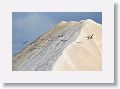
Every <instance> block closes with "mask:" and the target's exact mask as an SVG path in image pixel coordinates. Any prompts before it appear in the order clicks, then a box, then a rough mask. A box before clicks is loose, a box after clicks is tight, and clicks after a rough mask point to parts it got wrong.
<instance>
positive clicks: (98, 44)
mask: <svg viewBox="0 0 120 89" xmlns="http://www.w3.org/2000/svg"><path fill="white" fill-rule="evenodd" d="M101 51H102V25H101V24H98V23H96V22H95V21H93V20H90V19H87V20H82V21H80V22H76V21H70V22H65V21H61V22H60V23H58V24H57V25H55V26H54V27H53V28H51V29H50V30H49V31H48V32H46V33H44V34H43V35H41V36H40V37H39V38H37V39H36V40H35V41H34V42H32V43H31V44H29V45H28V46H27V47H26V48H24V49H23V50H21V51H20V52H19V53H17V54H16V55H15V56H13V60H12V70H13V71H101V70H102V58H101V54H102V53H101Z"/></svg>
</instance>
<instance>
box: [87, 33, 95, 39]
mask: <svg viewBox="0 0 120 89" xmlns="http://www.w3.org/2000/svg"><path fill="white" fill-rule="evenodd" d="M93 35H94V34H92V35H89V36H87V37H85V38H87V40H89V39H92V38H93Z"/></svg>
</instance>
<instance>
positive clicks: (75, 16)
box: [12, 12, 102, 55]
mask: <svg viewBox="0 0 120 89" xmlns="http://www.w3.org/2000/svg"><path fill="white" fill-rule="evenodd" d="M84 19H92V20H94V21H96V22H97V23H100V24H102V13H101V12H13V13H12V53H13V55H15V54H16V53H17V52H19V51H20V50H21V49H23V48H24V47H26V46H27V45H28V44H30V43H31V42H32V41H34V40H35V39H36V38H37V37H39V36H40V35H41V34H43V33H44V32H46V31H48V30H49V29H50V28H52V27H54V25H56V24H57V23H59V22H60V21H80V20H84Z"/></svg>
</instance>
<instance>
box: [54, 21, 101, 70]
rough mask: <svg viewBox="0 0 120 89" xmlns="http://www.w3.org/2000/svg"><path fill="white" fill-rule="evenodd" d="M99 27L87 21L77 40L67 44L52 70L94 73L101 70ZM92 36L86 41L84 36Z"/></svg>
mask: <svg viewBox="0 0 120 89" xmlns="http://www.w3.org/2000/svg"><path fill="white" fill-rule="evenodd" d="M101 29H102V28H101V25H99V24H96V23H94V22H91V21H88V22H87V24H86V25H85V26H84V27H83V28H82V29H81V33H80V35H79V36H78V38H77V39H76V40H75V41H74V42H72V43H71V44H69V45H68V46H67V48H65V50H64V51H63V54H62V55H61V56H60V57H59V58H58V59H57V62H56V63H55V64H54V66H53V70H55V71H56V70H63V71H71V70H74V71H78V70H79V71H91V70H93V71H95V70H102V60H101V34H102V30H101ZM92 34H94V35H93V38H92V39H89V40H87V38H86V36H88V35H92Z"/></svg>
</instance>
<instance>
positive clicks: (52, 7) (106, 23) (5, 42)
mask: <svg viewBox="0 0 120 89" xmlns="http://www.w3.org/2000/svg"><path fill="white" fill-rule="evenodd" d="M0 3H1V6H0V7H1V8H0V11H1V13H0V42H1V43H0V60H1V61H0V82H2V83H114V3H113V1H112V0H106V1H104V0H92V1H90V0H76V1H75V0H69V1H68V0H54V1H52V0H3V1H0ZM12 12H102V38H103V39H102V43H103V44H102V71H73V72H72V71H65V72H60V71H56V72H55V71H54V72H49V71H12Z"/></svg>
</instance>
